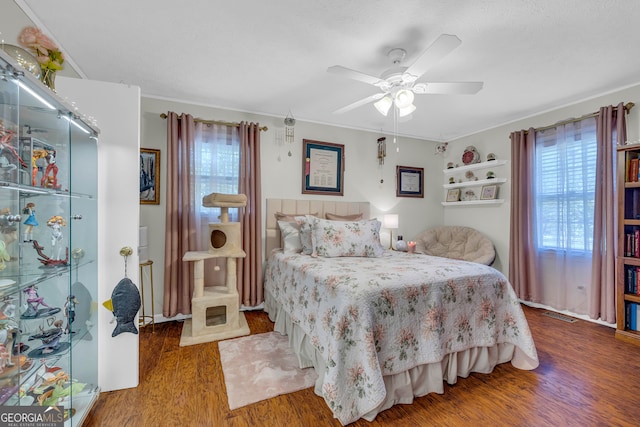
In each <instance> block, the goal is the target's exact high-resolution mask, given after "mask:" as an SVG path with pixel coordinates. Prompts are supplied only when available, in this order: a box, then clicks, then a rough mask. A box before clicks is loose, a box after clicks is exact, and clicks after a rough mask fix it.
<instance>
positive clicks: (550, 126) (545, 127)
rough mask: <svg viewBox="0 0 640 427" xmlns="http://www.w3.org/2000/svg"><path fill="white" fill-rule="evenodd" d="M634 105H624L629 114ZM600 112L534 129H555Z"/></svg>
mask: <svg viewBox="0 0 640 427" xmlns="http://www.w3.org/2000/svg"><path fill="white" fill-rule="evenodd" d="M634 105H636V104H634V103H633V102H627V103H626V104H625V105H624V110H625V111H626V112H627V114H629V111H631V109H632V108H633V107H634ZM598 114H600V112H599V111H596V112H594V113H591V114H585V115H584V116H582V117H578V118H577V119H566V120H562V121H560V122H558V123H554V124H552V125H549V126H543V127H540V128H534V129H533V130H534V131H535V132H542V131H545V130H548V129H553V128H555V127H557V126H562V125H566V124H569V123H575V122H579V121H580V120H584V119H588V118H589V117H595V116H597V115H598ZM524 133H525V134H527V133H529V131H525V132H524Z"/></svg>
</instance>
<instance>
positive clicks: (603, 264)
mask: <svg viewBox="0 0 640 427" xmlns="http://www.w3.org/2000/svg"><path fill="white" fill-rule="evenodd" d="M625 113H626V111H625V108H624V105H623V104H622V103H620V104H618V105H617V106H616V107H614V106H612V105H609V106H607V107H602V108H600V111H599V114H598V115H597V117H596V132H597V133H596V140H597V143H598V164H597V169H596V194H595V224H594V230H593V255H592V269H591V271H592V274H591V298H590V303H589V317H591V318H593V319H598V318H601V319H602V320H604V321H605V322H609V323H615V322H616V301H615V257H616V249H615V248H616V219H615V216H616V212H615V207H616V190H615V188H616V186H615V166H616V161H615V155H616V145H618V144H620V145H622V144H623V143H624V141H626V139H627V124H626V114H625Z"/></svg>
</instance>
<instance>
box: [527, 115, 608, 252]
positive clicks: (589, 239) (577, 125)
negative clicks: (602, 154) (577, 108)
mask: <svg viewBox="0 0 640 427" xmlns="http://www.w3.org/2000/svg"><path fill="white" fill-rule="evenodd" d="M596 156H597V146H596V121H595V118H587V119H584V120H580V121H577V122H572V123H568V124H564V125H560V126H557V127H554V128H551V129H546V130H543V131H537V132H536V150H535V175H534V176H535V186H534V202H535V205H534V210H535V234H536V236H535V241H536V245H537V248H538V249H539V250H555V251H567V252H571V251H580V252H589V253H590V252H591V250H592V248H593V224H594V205H595V184H596Z"/></svg>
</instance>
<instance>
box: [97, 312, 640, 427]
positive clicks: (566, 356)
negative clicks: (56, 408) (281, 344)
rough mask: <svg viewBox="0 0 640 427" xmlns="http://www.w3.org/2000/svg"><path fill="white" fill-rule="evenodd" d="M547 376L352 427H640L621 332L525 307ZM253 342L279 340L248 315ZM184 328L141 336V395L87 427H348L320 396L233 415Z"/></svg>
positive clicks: (496, 380) (637, 352)
mask: <svg viewBox="0 0 640 427" xmlns="http://www.w3.org/2000/svg"><path fill="white" fill-rule="evenodd" d="M524 310H525V314H526V316H527V319H528V321H529V325H530V327H531V330H532V333H533V337H534V340H535V343H536V346H537V349H538V356H539V358H540V366H539V367H538V368H537V369H536V370H534V371H520V370H518V369H515V368H514V367H513V366H511V364H510V363H506V364H502V365H499V366H497V367H496V369H495V370H494V372H493V373H492V374H490V375H483V374H472V375H471V376H469V378H465V379H459V380H458V382H457V383H456V384H455V385H453V386H449V385H446V384H445V392H444V394H443V395H438V394H430V395H427V396H423V397H420V398H417V399H416V400H415V401H414V403H413V404H412V405H396V406H394V407H393V408H391V409H389V410H387V411H384V412H382V413H381V414H380V415H378V417H377V418H376V419H375V420H374V421H373V422H371V423H369V422H366V421H364V420H360V421H358V422H356V423H354V424H351V425H352V426H358V427H360V426H372V427H377V426H394V427H395V426H413V427H418V426H476V425H486V426H581V427H582V426H636V427H637V426H640V346H635V345H633V344H629V343H625V342H623V341H620V340H617V339H615V338H614V330H613V329H611V328H607V327H605V326H601V325H597V324H594V323H591V322H586V321H583V320H578V322H576V323H566V322H563V321H561V320H557V319H553V318H550V317H547V316H543V315H542V313H543V310H539V309H534V308H530V307H524ZM246 317H247V321H248V323H249V327H250V328H251V333H252V334H258V333H262V332H268V331H271V330H273V327H272V323H271V322H270V321H269V319H268V317H267V315H266V314H265V313H263V312H248V313H246ZM181 332H182V323H180V322H168V323H162V324H157V325H156V327H155V332H154V333H152V332H151V328H150V327H147V328H143V329H142V330H141V334H140V385H139V386H138V387H137V388H134V389H127V390H119V391H114V392H103V393H102V394H101V395H100V398H99V399H98V402H97V403H96V405H95V407H94V408H93V410H92V412H91V414H89V416H88V417H87V419H86V421H85V424H84V425H85V426H114V427H115V426H118V427H121V426H136V427H138V426H145V427H146V426H149V427H151V426H154V427H158V426H160V427H164V426H215V427H217V426H229V427H241V426H252V427H254V426H260V427H269V426H278V427H279V426H282V427H285V426H287V427H297V426H305V427H307V426H309V427H315V426H340V423H339V422H338V421H337V420H335V419H334V418H333V417H332V415H331V412H330V411H329V409H328V408H327V406H326V405H325V403H324V401H323V400H322V398H321V397H319V396H316V395H315V394H314V393H313V389H307V390H302V391H299V392H296V393H292V394H288V395H285V396H279V397H276V398H274V399H270V400H266V401H262V402H258V403H255V404H253V405H249V406H246V407H243V408H239V409H236V410H234V411H229V408H228V405H227V398H226V394H225V386H224V378H223V374H222V367H221V366H220V355H219V352H218V345H217V344H216V343H207V344H201V345H194V346H189V347H180V346H179V342H180V334H181Z"/></svg>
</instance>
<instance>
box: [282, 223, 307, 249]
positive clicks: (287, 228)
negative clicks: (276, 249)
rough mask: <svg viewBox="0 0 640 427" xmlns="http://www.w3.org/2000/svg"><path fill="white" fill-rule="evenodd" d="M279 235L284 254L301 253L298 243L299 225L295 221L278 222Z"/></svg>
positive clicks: (299, 242)
mask: <svg viewBox="0 0 640 427" xmlns="http://www.w3.org/2000/svg"><path fill="white" fill-rule="evenodd" d="M302 218H304V217H302ZM278 227H279V228H280V235H281V236H282V249H283V251H284V252H285V253H300V252H302V242H301V241H300V224H298V223H297V222H296V221H291V222H289V221H278Z"/></svg>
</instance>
